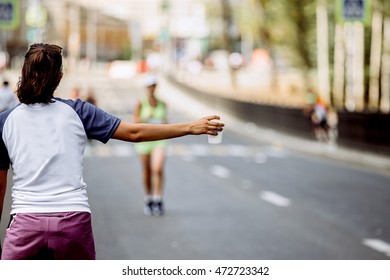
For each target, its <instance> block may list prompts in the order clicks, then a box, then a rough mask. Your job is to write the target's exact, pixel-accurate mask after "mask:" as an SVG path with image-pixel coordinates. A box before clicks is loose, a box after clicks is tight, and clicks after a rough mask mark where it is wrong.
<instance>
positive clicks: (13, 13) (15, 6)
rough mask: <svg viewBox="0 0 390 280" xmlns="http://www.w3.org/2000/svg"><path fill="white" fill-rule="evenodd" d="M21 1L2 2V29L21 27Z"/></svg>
mask: <svg viewBox="0 0 390 280" xmlns="http://www.w3.org/2000/svg"><path fill="white" fill-rule="evenodd" d="M19 2H20V1H19V0H0V29H15V28H17V27H18V26H19Z"/></svg>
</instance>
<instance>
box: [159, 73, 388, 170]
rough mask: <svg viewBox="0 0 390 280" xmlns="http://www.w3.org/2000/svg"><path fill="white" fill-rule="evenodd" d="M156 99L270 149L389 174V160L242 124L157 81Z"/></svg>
mask: <svg viewBox="0 0 390 280" xmlns="http://www.w3.org/2000/svg"><path fill="white" fill-rule="evenodd" d="M160 84H161V86H160V91H159V95H160V96H161V97H162V98H164V99H165V100H166V101H167V102H170V103H172V105H175V106H176V107H175V109H176V110H179V111H182V112H185V113H190V114H191V115H192V116H193V117H200V116H203V115H210V114H216V113H217V114H219V115H220V116H221V118H222V119H223V120H224V121H225V123H226V129H230V130H232V131H234V132H236V133H239V134H242V135H243V136H245V137H253V138H255V139H257V140H260V141H264V142H266V143H269V144H271V145H274V146H278V147H284V148H287V149H290V150H292V151H296V152H299V153H304V154H309V155H313V156H317V157H322V158H327V159H331V160H337V161H339V162H341V163H345V164H348V165H353V166H358V167H364V168H369V169H371V170H375V171H377V172H381V173H385V174H390V157H388V156H383V155H380V154H375V153H370V152H366V151H360V150H353V149H347V148H345V147H340V146H338V145H337V144H327V143H320V142H317V141H315V140H310V139H303V138H298V137H294V136H291V135H288V134H285V133H281V132H279V131H276V130H271V129H266V128H263V127H259V126H256V125H255V124H253V123H245V122H242V121H241V120H239V119H237V118H234V117H233V116H231V115H229V114H227V113H226V112H224V111H223V110H220V108H210V107H208V106H207V104H204V103H200V102H198V101H197V100H194V99H193V98H191V97H189V96H188V95H186V94H185V92H183V91H182V90H180V89H179V88H177V87H175V86H174V85H173V84H171V83H170V82H169V81H168V80H167V79H164V78H162V77H161V82H160Z"/></svg>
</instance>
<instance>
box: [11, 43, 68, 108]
mask: <svg viewBox="0 0 390 280" xmlns="http://www.w3.org/2000/svg"><path fill="white" fill-rule="evenodd" d="M61 52H62V48H61V47H59V46H56V45H49V44H33V45H31V46H30V48H29V50H28V51H27V53H26V55H25V58H24V63H23V68H22V76H21V78H20V80H19V82H18V86H17V90H16V93H17V95H18V98H19V101H20V102H21V103H25V104H34V103H50V102H51V100H52V98H53V95H54V91H55V90H56V88H57V87H58V85H59V83H60V81H61V78H62V54H61Z"/></svg>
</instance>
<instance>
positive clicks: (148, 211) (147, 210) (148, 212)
mask: <svg viewBox="0 0 390 280" xmlns="http://www.w3.org/2000/svg"><path fill="white" fill-rule="evenodd" d="M153 204H154V203H153V201H147V202H145V206H144V213H145V215H148V216H151V215H152V214H153V208H154V207H153Z"/></svg>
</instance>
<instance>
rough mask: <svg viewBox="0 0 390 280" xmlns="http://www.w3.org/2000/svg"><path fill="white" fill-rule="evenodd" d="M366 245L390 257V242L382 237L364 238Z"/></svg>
mask: <svg viewBox="0 0 390 280" xmlns="http://www.w3.org/2000/svg"><path fill="white" fill-rule="evenodd" d="M362 243H363V244H364V245H366V246H368V247H370V248H371V249H374V250H375V251H377V252H380V253H383V254H385V255H386V256H388V257H390V244H389V243H386V242H385V241H383V240H380V239H369V238H368V239H364V240H363V242H362Z"/></svg>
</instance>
